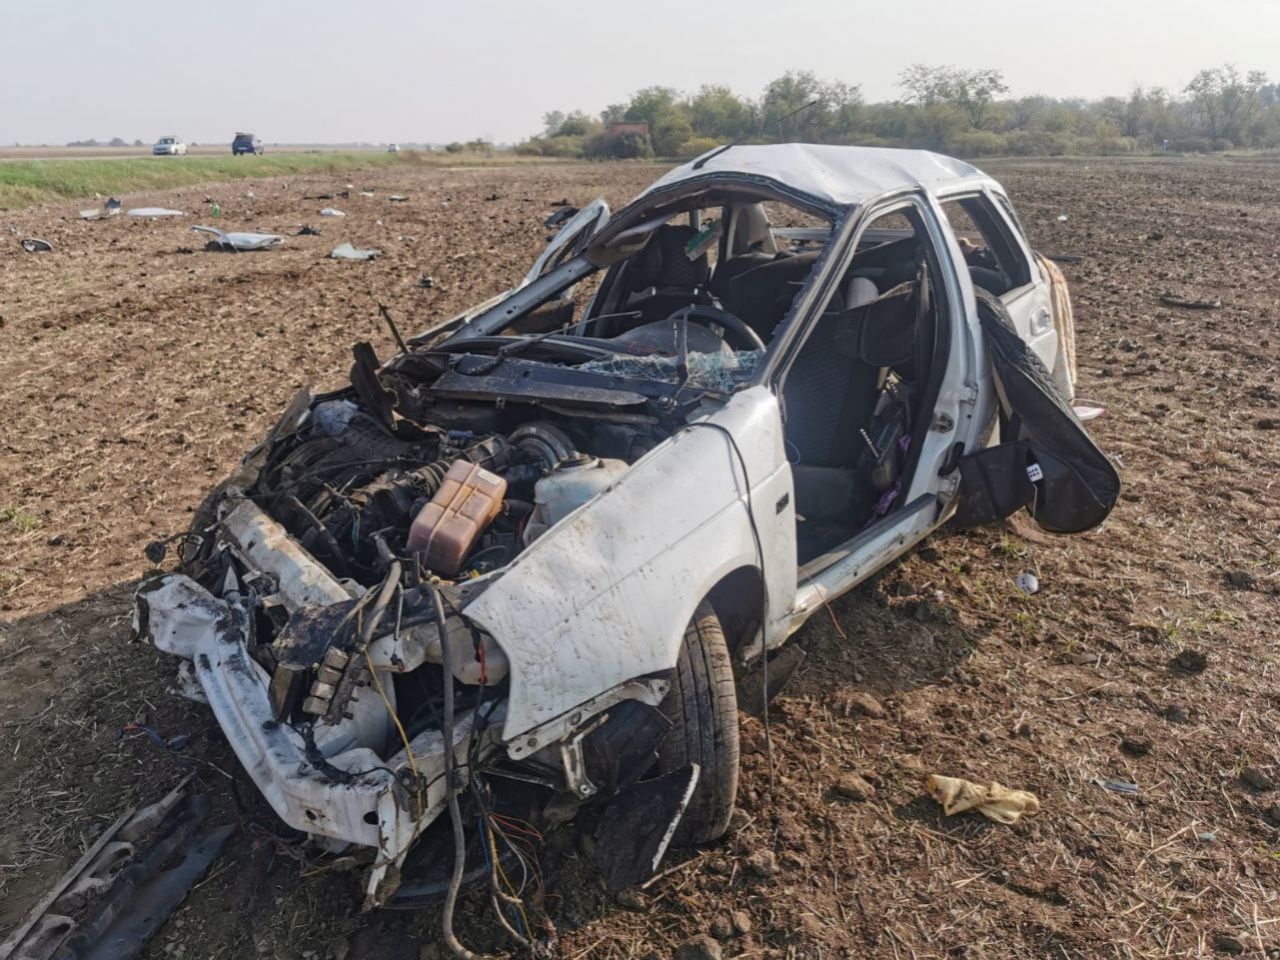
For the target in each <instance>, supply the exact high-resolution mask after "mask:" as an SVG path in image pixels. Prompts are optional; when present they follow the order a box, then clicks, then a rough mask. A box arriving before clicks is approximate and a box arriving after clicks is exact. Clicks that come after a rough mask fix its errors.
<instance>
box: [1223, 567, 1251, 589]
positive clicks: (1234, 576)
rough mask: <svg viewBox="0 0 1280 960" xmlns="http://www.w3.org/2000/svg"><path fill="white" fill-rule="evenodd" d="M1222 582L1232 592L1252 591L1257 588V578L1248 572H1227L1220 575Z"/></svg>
mask: <svg viewBox="0 0 1280 960" xmlns="http://www.w3.org/2000/svg"><path fill="white" fill-rule="evenodd" d="M1222 582H1223V583H1225V584H1226V585H1227V586H1228V587H1230V588H1231V589H1232V590H1254V589H1256V588H1257V586H1258V578H1257V577H1255V576H1254V575H1253V574H1252V573H1250V572H1249V571H1248V570H1228V571H1227V572H1226V573H1224V574H1223V575H1222Z"/></svg>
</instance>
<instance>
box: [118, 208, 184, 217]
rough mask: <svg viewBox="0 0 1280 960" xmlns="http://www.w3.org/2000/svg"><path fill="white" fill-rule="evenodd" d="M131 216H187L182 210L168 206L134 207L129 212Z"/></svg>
mask: <svg viewBox="0 0 1280 960" xmlns="http://www.w3.org/2000/svg"><path fill="white" fill-rule="evenodd" d="M128 215H129V216H131V217H144V218H150V219H157V218H159V217H185V216H186V214H185V213H183V212H182V211H181V210H170V209H169V208H168V207H134V208H133V209H132V210H130V211H129V213H128Z"/></svg>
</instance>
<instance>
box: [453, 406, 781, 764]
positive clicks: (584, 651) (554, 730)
mask: <svg viewBox="0 0 1280 960" xmlns="http://www.w3.org/2000/svg"><path fill="white" fill-rule="evenodd" d="M707 422H708V423H711V424H714V426H705V425H703V426H698V425H696V424H695V425H693V426H691V427H690V428H688V429H686V430H682V431H680V432H678V433H676V434H675V435H674V436H673V437H671V438H670V439H669V440H667V441H666V442H665V443H663V444H661V445H660V446H658V447H656V448H654V449H653V450H652V451H650V452H649V453H648V454H646V455H645V456H644V457H643V458H642V459H640V460H639V461H637V462H636V463H635V465H634V466H632V468H631V469H630V470H628V471H627V472H626V473H625V474H623V475H622V477H621V479H619V480H618V481H617V482H616V483H615V484H614V485H613V486H612V487H611V488H608V489H606V490H605V491H604V492H603V493H601V494H599V495H597V496H596V497H595V498H594V499H593V500H590V501H588V502H587V503H586V504H584V505H583V506H582V507H580V508H578V510H576V511H575V512H573V513H571V514H570V515H569V516H567V517H566V518H565V519H564V520H562V521H561V522H560V523H559V524H557V525H556V526H554V527H553V528H552V529H551V530H550V531H549V532H547V533H546V534H544V535H543V536H542V537H540V538H539V539H538V540H536V541H535V542H534V543H533V544H532V545H531V546H530V547H529V549H527V550H526V551H525V552H524V553H523V554H521V555H520V556H519V557H518V558H517V559H516V560H515V561H514V562H513V563H512V564H511V565H510V566H509V567H508V568H507V569H506V570H505V571H503V573H502V575H501V576H499V577H496V578H495V579H494V580H493V582H492V583H491V584H490V585H489V586H488V588H487V589H486V590H485V591H484V592H483V593H481V594H480V595H479V597H477V598H476V599H474V600H473V601H472V602H471V603H469V604H468V605H467V606H466V607H465V608H464V609H463V611H462V612H463V613H464V614H465V615H466V616H467V618H468V619H470V620H472V621H474V622H475V623H477V624H478V625H479V626H480V627H481V628H482V629H484V630H485V631H486V632H487V633H489V634H490V635H492V636H493V637H494V639H495V640H496V641H497V643H498V644H499V645H500V646H501V647H502V649H503V651H505V653H506V655H507V659H508V661H509V663H510V670H511V688H510V693H509V699H508V709H507V718H506V724H505V726H504V728H503V739H504V740H505V741H507V742H508V749H509V751H510V752H511V755H512V756H514V757H517V758H518V757H520V756H524V755H527V754H528V753H530V752H533V751H534V750H536V749H538V745H539V744H540V743H541V744H545V743H546V742H547V741H548V740H549V739H551V740H554V739H558V738H559V737H560V736H563V735H564V734H565V733H566V732H567V730H568V728H569V726H571V725H572V719H573V717H574V715H575V713H579V712H584V713H585V712H586V711H585V710H584V709H583V708H584V705H585V704H587V703H588V702H590V701H592V700H593V699H594V698H598V697H599V696H600V695H602V694H603V693H606V692H607V691H612V690H615V689H618V688H620V687H622V686H623V685H624V684H629V683H631V684H635V683H637V682H639V681H640V680H641V678H654V677H659V676H662V675H664V674H665V673H666V672H667V671H669V670H670V669H672V668H673V667H674V665H675V663H676V658H677V656H678V654H679V650H680V644H681V643H682V642H683V637H684V631H685V628H686V627H687V626H688V623H689V620H690V618H691V617H692V615H693V612H694V610H695V609H696V608H697V606H698V604H699V603H700V602H702V600H703V599H704V598H705V597H706V596H707V594H708V593H709V592H710V590H711V588H712V587H713V586H714V585H715V584H716V583H718V582H719V581H720V580H721V579H722V578H723V577H724V576H726V575H727V574H728V573H730V572H731V571H733V570H737V569H740V568H743V567H750V568H753V569H760V570H761V573H762V575H763V578H764V580H765V582H766V585H767V591H768V595H769V596H770V597H778V598H786V600H787V601H789V600H790V598H791V597H792V596H794V594H795V578H796V565H795V556H796V554H795V519H794V513H793V512H792V511H791V510H790V508H789V504H790V503H791V502H792V487H791V483H792V481H791V471H790V469H789V468H788V466H787V463H786V458H785V456H784V453H783V440H782V421H781V417H780V415H779V410H778V403H777V398H776V397H774V395H773V394H772V393H771V392H770V391H769V390H768V389H767V388H765V387H757V388H753V389H750V390H744V391H742V392H740V393H738V394H736V395H734V397H733V398H732V399H731V400H730V401H729V402H728V403H727V404H726V405H725V406H724V407H723V408H721V409H719V410H717V411H716V412H715V413H714V415H712V416H711V417H709V418H708V420H707ZM726 433H727V434H728V436H726ZM729 436H732V437H733V438H734V442H735V443H736V447H735V445H734V443H731V442H730V440H729ZM739 452H740V453H741V459H739ZM744 468H745V477H744ZM748 479H749V481H750V485H749V487H748V483H747V480H748ZM753 524H754V527H755V530H756V531H757V532H758V534H759V545H758V546H757V543H756V539H755V533H753ZM762 555H763V556H762ZM762 561H763V563H762ZM761 568H762V569H761ZM785 606H786V604H785V603H784V604H783V607H784V609H783V610H782V611H772V610H771V611H768V612H767V613H766V614H765V623H766V630H767V631H769V630H774V629H785V627H784V626H782V625H780V624H779V625H775V624H773V623H771V619H773V618H778V617H779V616H784V615H785V612H786V611H785ZM633 695H634V694H633ZM659 699H660V697H659ZM544 725H545V729H543V730H540V731H538V732H536V733H533V731H535V729H536V728H539V727H544ZM530 739H532V740H533V741H534V742H532V743H531V742H530Z"/></svg>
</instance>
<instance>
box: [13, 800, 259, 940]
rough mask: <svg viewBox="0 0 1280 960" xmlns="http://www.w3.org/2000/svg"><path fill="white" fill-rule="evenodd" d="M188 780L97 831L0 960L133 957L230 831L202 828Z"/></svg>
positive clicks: (201, 804) (203, 806) (205, 809)
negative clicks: (89, 843) (98, 833)
mask: <svg viewBox="0 0 1280 960" xmlns="http://www.w3.org/2000/svg"><path fill="white" fill-rule="evenodd" d="M191 780H192V777H191V776H187V777H186V778H184V779H183V780H182V782H181V783H179V784H178V785H177V786H176V787H175V788H174V789H173V790H171V791H170V792H169V793H168V794H167V795H166V796H165V797H163V798H162V799H161V800H158V801H157V802H155V803H153V804H150V805H149V806H146V807H142V808H137V807H134V808H131V809H130V810H128V811H127V812H125V813H124V814H123V815H122V816H121V817H120V818H119V819H118V820H116V822H115V823H113V824H112V825H111V826H110V827H108V828H107V829H106V830H104V831H103V832H102V834H101V835H100V836H99V837H98V839H97V840H96V841H94V843H93V845H92V846H91V847H90V848H89V849H88V850H86V851H85V853H84V855H83V856H82V857H81V858H80V859H79V860H78V861H77V862H76V864H75V865H74V866H73V867H72V868H71V869H70V870H68V871H67V872H66V873H65V874H63V876H62V878H61V879H60V880H59V881H58V882H57V883H56V884H54V886H53V888H52V889H51V890H50V891H49V892H48V893H47V894H46V895H45V896H44V897H43V898H42V899H41V900H40V902H39V903H37V904H36V906H35V907H33V908H32V910H31V912H30V913H28V914H27V916H26V918H25V919H24V920H23V921H22V923H21V924H19V925H18V927H17V929H16V930H14V931H13V932H12V933H11V934H10V935H9V937H8V939H6V940H5V941H4V942H3V943H0V960H52V958H55V957H56V958H58V960H106V958H129V957H134V956H137V954H138V953H139V952H141V950H142V948H143V946H144V945H145V944H146V942H147V940H149V939H150V938H151V936H152V935H153V934H154V933H155V932H156V931H157V930H158V929H159V928H160V927H161V925H162V924H163V923H164V922H165V920H167V919H168V918H169V915H170V914H171V913H173V911H174V910H175V909H176V908H177V906H178V904H180V903H181V902H182V899H183V898H184V897H185V896H186V895H187V891H188V890H190V889H191V887H192V885H194V884H195V883H196V882H197V881H198V880H199V879H200V878H201V877H202V876H203V875H204V873H205V872H206V871H207V870H208V868H209V867H210V866H211V865H212V863H213V861H214V860H215V859H217V856H218V854H219V852H220V851H221V849H222V845H223V844H224V843H225V842H226V840H227V838H228V837H230V836H231V833H232V832H233V831H234V829H235V827H234V825H230V826H224V827H215V828H212V829H210V828H207V827H205V826H204V821H205V820H206V818H207V817H208V814H209V809H210V803H209V799H208V798H207V797H204V796H200V795H196V794H194V793H193V792H192V789H191Z"/></svg>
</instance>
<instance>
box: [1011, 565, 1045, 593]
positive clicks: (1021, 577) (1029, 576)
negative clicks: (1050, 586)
mask: <svg viewBox="0 0 1280 960" xmlns="http://www.w3.org/2000/svg"><path fill="white" fill-rule="evenodd" d="M1013 582H1014V583H1016V584H1017V585H1018V589H1019V590H1021V591H1022V592H1023V593H1027V594H1031V593H1039V592H1040V580H1039V578H1038V577H1037V576H1036V575H1035V574H1034V573H1032V572H1031V571H1029V570H1028V571H1026V572H1024V573H1020V574H1018V575H1017V576H1016V577H1014V579H1013Z"/></svg>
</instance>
